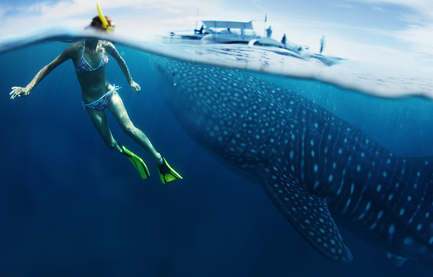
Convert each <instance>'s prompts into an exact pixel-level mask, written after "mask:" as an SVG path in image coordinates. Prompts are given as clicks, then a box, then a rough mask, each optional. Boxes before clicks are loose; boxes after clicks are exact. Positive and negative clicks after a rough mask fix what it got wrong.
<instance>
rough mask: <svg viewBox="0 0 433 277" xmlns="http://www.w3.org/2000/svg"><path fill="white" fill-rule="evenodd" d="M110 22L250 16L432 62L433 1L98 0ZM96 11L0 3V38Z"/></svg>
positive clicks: (305, 37)
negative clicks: (111, 20) (110, 19)
mask: <svg viewBox="0 0 433 277" xmlns="http://www.w3.org/2000/svg"><path fill="white" fill-rule="evenodd" d="M101 3H102V6H103V8H104V11H105V13H106V14H107V15H110V16H111V17H112V18H113V19H114V21H115V22H116V24H117V30H116V32H119V33H122V34H127V35H130V36H132V37H134V38H142V37H147V36H149V35H153V34H167V33H168V32H169V31H179V30H191V29H192V28H193V27H195V25H196V24H197V22H199V20H201V19H231V20H254V25H255V28H256V30H257V32H258V33H262V31H263V29H264V22H263V21H264V18H265V14H267V15H268V19H269V20H268V24H271V25H272V27H273V29H274V37H275V38H276V39H279V38H280V37H281V36H282V34H283V33H286V34H287V36H288V39H289V40H291V41H294V42H296V43H299V44H305V45H309V46H310V47H311V48H313V49H315V48H318V47H319V39H320V37H321V36H322V35H326V37H327V39H328V49H327V51H328V52H329V54H334V55H339V56H345V57H346V56H347V57H350V58H354V59H356V58H363V59H370V60H372V61H374V60H376V59H377V58H379V57H381V58H384V57H385V58H386V57H389V60H395V57H396V56H397V55H398V58H399V59H402V61H401V62H404V63H406V62H413V60H418V61H419V60H426V61H430V62H431V61H433V47H432V45H433V37H432V34H433V1H432V0H315V1H304V0H267V1H263V0H206V1H203V0H183V1H181V0H101ZM94 15H96V11H95V2H94V1H89V0H40V1H35V0H0V21H1V22H2V26H1V27H0V28H1V32H0V39H1V37H7V36H11V35H13V36H16V35H25V34H26V33H30V32H33V31H36V30H39V29H44V28H53V27H59V28H61V27H72V28H82V27H84V26H85V25H87V24H88V23H89V20H90V18H91V17H93V16H94Z"/></svg>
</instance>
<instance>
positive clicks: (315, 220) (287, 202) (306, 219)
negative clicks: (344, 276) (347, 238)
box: [265, 167, 353, 263]
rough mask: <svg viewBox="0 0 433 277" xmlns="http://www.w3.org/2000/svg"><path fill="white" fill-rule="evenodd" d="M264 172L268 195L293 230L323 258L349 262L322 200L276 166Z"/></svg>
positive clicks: (324, 200) (324, 201)
mask: <svg viewBox="0 0 433 277" xmlns="http://www.w3.org/2000/svg"><path fill="white" fill-rule="evenodd" d="M265 172H266V175H265V176H266V185H265V188H266V190H267V192H268V194H269V195H270V196H271V198H272V200H273V201H274V203H275V205H276V206H277V207H278V208H279V209H280V210H281V211H282V213H283V214H284V216H285V217H286V218H287V219H288V221H289V222H290V223H291V224H292V226H293V227H294V228H295V229H296V231H298V233H300V234H301V235H302V236H303V237H304V239H306V240H307V241H308V242H309V243H310V244H311V245H312V246H313V247H314V248H316V249H317V250H318V251H319V252H320V253H322V254H323V255H325V256H326V257H328V258H330V259H332V260H334V261H338V262H346V263H348V262H351V261H352V259H353V256H352V254H351V251H350V250H349V248H348V247H347V246H346V245H345V243H344V241H343V238H342V237H341V235H340V232H339V230H338V227H337V225H336V224H335V222H334V219H333V218H332V216H331V213H330V212H329V209H328V203H327V201H326V199H324V198H321V197H319V196H317V195H314V194H311V193H310V192H308V191H307V189H306V188H305V187H304V186H302V185H301V184H300V183H298V182H297V181H296V180H294V179H293V178H291V177H290V176H287V175H286V174H285V173H284V172H282V171H280V170H279V169H278V168H277V167H272V168H265Z"/></svg>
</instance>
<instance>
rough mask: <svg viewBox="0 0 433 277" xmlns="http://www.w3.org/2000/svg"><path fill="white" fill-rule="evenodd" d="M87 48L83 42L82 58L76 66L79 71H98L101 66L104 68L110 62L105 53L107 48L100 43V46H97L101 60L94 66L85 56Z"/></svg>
mask: <svg viewBox="0 0 433 277" xmlns="http://www.w3.org/2000/svg"><path fill="white" fill-rule="evenodd" d="M85 49H86V44H85V42H83V46H82V47H81V57H80V60H79V62H78V64H77V66H76V69H77V71H86V72H92V71H96V70H98V69H100V68H102V67H103V66H104V65H106V64H107V63H108V56H107V54H106V53H105V50H104V49H103V48H102V47H101V45H100V44H99V43H98V46H97V47H96V52H99V53H100V54H99V56H100V60H99V63H98V64H97V65H96V66H92V65H91V64H90V63H89V61H88V60H87V59H86V57H85V56H84V50H85Z"/></svg>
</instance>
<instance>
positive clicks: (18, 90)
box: [9, 87, 30, 99]
mask: <svg viewBox="0 0 433 277" xmlns="http://www.w3.org/2000/svg"><path fill="white" fill-rule="evenodd" d="M29 94H30V89H28V88H27V87H24V88H22V87H12V88H11V92H10V93H9V96H10V99H15V98H16V97H21V96H28V95H29Z"/></svg>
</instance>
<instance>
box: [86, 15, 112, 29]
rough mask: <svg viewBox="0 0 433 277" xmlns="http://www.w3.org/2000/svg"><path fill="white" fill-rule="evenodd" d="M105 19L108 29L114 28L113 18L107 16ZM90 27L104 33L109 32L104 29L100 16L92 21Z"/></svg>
mask: <svg viewBox="0 0 433 277" xmlns="http://www.w3.org/2000/svg"><path fill="white" fill-rule="evenodd" d="M105 19H106V20H107V22H108V27H113V25H112V20H111V18H110V17H108V16H105ZM88 27H89V28H95V29H96V30H98V31H104V32H106V31H107V30H106V29H104V27H103V26H102V21H101V19H100V18H99V16H95V17H94V18H93V19H92V22H90V25H89V26H88Z"/></svg>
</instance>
